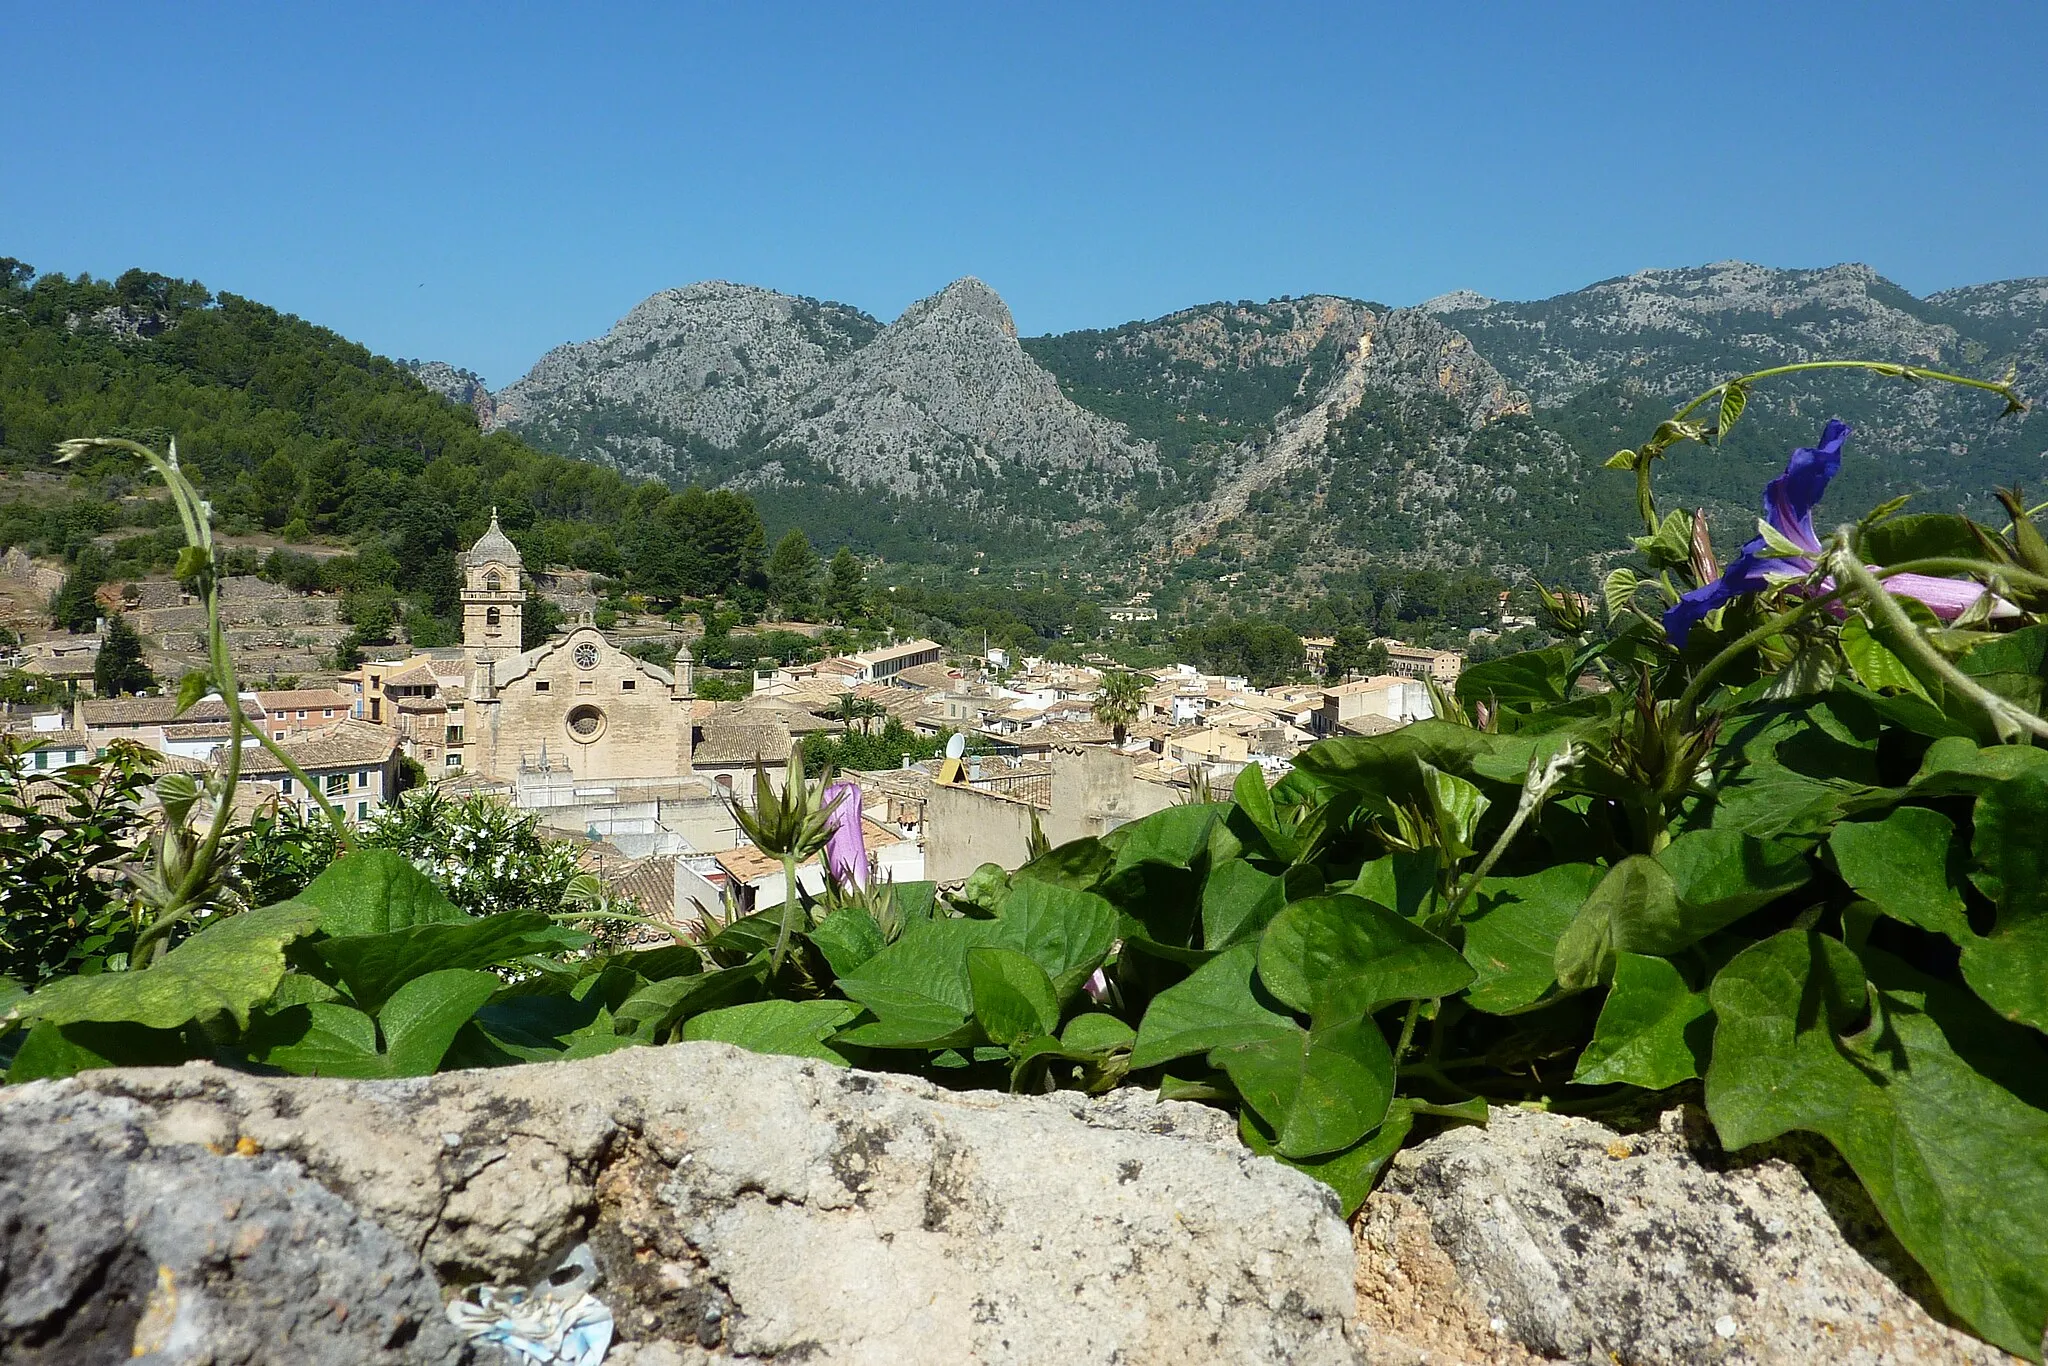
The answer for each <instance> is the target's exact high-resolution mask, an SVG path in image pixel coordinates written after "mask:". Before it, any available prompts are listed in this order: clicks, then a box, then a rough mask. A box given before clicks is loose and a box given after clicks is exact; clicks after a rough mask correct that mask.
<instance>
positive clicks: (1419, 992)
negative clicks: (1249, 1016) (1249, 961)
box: [1259, 896, 1473, 1019]
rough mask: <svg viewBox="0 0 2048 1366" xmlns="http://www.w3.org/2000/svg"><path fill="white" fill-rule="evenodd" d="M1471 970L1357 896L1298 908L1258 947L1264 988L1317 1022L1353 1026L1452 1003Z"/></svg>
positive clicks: (1440, 944)
mask: <svg viewBox="0 0 2048 1366" xmlns="http://www.w3.org/2000/svg"><path fill="white" fill-rule="evenodd" d="M1472 978H1473V971H1472V968H1471V965H1470V964H1468V963H1466V961H1465V960H1464V959H1463V958H1462V957H1460V956H1459V954H1458V951H1457V950H1456V949H1454V948H1452V947H1451V946H1450V945H1449V944H1446V943H1444V941H1443V940H1441V939H1438V938H1437V937H1436V936H1435V935H1433V934H1430V933H1429V932H1428V931H1426V930H1423V929H1421V928H1420V927H1418V926H1416V925H1413V924H1411V923H1409V922H1408V921H1406V920H1403V919H1402V918H1401V917H1400V916H1398V915H1395V914H1394V913H1393V912H1392V911H1390V910H1388V909H1387V908H1386V907H1384V906H1381V905H1379V904H1378V903H1376V902H1372V901H1366V900H1363V899H1362V898H1359V897H1355V896H1319V897H1311V898H1310V899H1308V900H1307V901H1297V902H1295V903H1293V904H1292V905H1290V906H1288V907H1287V909H1285V910H1283V911H1282V912H1280V914H1279V915H1278V916H1277V917H1275V919H1274V921H1273V923H1272V924H1271V925H1269V926H1268V927H1267V928H1266V933H1265V936H1264V937H1263V938H1262V939H1261V940H1260V941H1259V980H1260V981H1261V982H1263V983H1264V984H1265V987H1266V990H1268V991H1270V992H1272V993H1273V996H1274V998H1275V999H1277V1000H1279V1001H1281V1002H1283V1003H1285V1004H1286V1005H1288V1006H1291V1007H1293V1008H1294V1009H1295V1010H1298V1011H1301V1012H1303V1013H1304V1014H1311V1015H1314V1016H1316V1017H1317V1018H1319V1019H1320V1018H1328V1019H1339V1018H1348V1019H1356V1018H1357V1017H1358V1016H1360V1015H1364V1014H1366V1013H1367V1012H1369V1011H1374V1010H1378V1009H1379V1008H1380V1007H1381V1006H1383V1005H1385V1004H1387V1003H1388V1002H1389V1001H1414V1000H1426V999H1428V998H1430V997H1436V996H1449V995H1451V994H1452V993H1453V992H1456V991H1459V990H1462V989H1463V988H1464V987H1465V986H1466V985H1467V984H1468V983H1470V982H1471V981H1472Z"/></svg>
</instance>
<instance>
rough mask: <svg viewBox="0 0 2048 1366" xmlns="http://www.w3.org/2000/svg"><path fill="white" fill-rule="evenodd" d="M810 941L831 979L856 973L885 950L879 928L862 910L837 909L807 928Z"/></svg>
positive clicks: (854, 907) (865, 910) (857, 907)
mask: <svg viewBox="0 0 2048 1366" xmlns="http://www.w3.org/2000/svg"><path fill="white" fill-rule="evenodd" d="M810 940H811V942H812V943H813V944H815V945H817V946H818V952H819V953H822V954H824V955H825V961H826V962H827V963H829V964H831V965H832V975H833V976H835V977H844V976H845V975H846V974H847V973H849V972H853V971H855V970H857V969H858V968H859V967H860V966H861V964H863V963H865V962H867V961H868V960H869V959H870V958H873V957H874V956H875V955H876V954H878V953H880V952H881V951H882V950H883V949H884V948H886V947H887V945H886V944H885V943H884V942H883V940H882V929H881V926H879V925H877V924H875V918H874V917H873V916H872V915H869V914H868V912H867V909H866V908H865V907H862V906H841V907H840V908H839V909H838V910H836V911H834V912H832V914H830V915H828V916H826V917H825V918H824V919H823V920H821V921H819V922H818V923H817V924H816V925H815V926H813V927H812V928H811V930H810Z"/></svg>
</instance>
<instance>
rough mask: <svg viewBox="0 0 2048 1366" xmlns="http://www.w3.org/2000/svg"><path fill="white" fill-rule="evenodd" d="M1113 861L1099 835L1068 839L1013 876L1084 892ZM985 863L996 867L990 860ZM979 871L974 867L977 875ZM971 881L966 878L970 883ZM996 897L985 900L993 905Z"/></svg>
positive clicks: (1093, 885)
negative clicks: (1095, 837)
mask: <svg viewBox="0 0 2048 1366" xmlns="http://www.w3.org/2000/svg"><path fill="white" fill-rule="evenodd" d="M1114 862H1115V859H1114V857H1113V856H1112V855H1111V854H1110V851H1109V850H1108V849H1107V848H1105V847H1104V846H1103V843H1102V841H1101V840H1099V839H1093V838H1083V839H1077V840H1068V841H1067V842H1066V843H1065V844H1062V845H1059V846H1057V847H1055V848H1052V849H1048V850H1046V851H1045V852H1044V853H1043V854H1040V855H1039V856H1038V857H1037V858H1035V859H1033V860H1031V862H1029V863H1027V864H1025V865H1024V866H1023V867H1022V868H1019V869H1018V870H1017V876H1018V877H1021V878H1029V879H1031V880H1033V881H1036V882H1050V883H1053V884H1054V885H1056V886H1060V887H1071V888H1073V889H1074V890H1075V891H1077V892H1087V891H1093V890H1094V888H1095V885H1096V884H1097V883H1099V882H1101V881H1102V879H1103V878H1105V877H1107V876H1108V875H1109V870H1110V867H1111V865H1112V864H1113V863H1114ZM985 866H986V867H991V868H995V867H996V865H994V864H987V865H985ZM980 871H981V870H980V869H976V870H975V872H976V874H977V875H979V873H980ZM996 871H997V872H998V873H1001V872H1002V869H1000V868H996ZM972 881H973V880H972V879H971V878H970V879H969V884H970V886H971V885H972ZM1006 885H1007V884H1006ZM1000 900H1001V898H1000V897H998V898H997V900H996V901H991V902H989V903H988V904H989V905H991V906H993V905H996V904H998V902H1000Z"/></svg>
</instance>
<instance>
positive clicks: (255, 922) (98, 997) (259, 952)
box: [9, 901, 320, 1029]
mask: <svg viewBox="0 0 2048 1366" xmlns="http://www.w3.org/2000/svg"><path fill="white" fill-rule="evenodd" d="M319 923H320V910H319V908H318V907H317V906H310V905H307V904H306V903H304V902H302V901H285V902H280V903H278V904H277V905H275V906H265V907H263V908H262V909H261V910H255V911H244V912H242V913H241V914H240V915H231V916H225V917H223V918H221V919H218V920H215V921H213V922H212V923H210V924H209V925H207V926H206V928H205V929H203V930H201V931H200V932H199V933H197V934H195V935H193V936H192V937H191V938H190V939H188V940H186V941H185V942H184V943H182V944H180V945H178V947H177V948H175V949H172V950H171V951H170V952H169V953H167V954H165V955H164V956H163V958H162V959H161V960H160V961H158V962H157V963H155V964H154V965H152V966H150V967H147V968H143V969H141V970H139V971H134V972H105V973H99V974H96V975H94V976H91V977H66V978H63V979H61V980H59V981H55V982H52V983H50V984H49V985H48V986H46V987H44V988H43V989H42V990H40V991H38V992H36V993H35V995H33V996H30V997H28V998H27V999H26V1000H20V1001H17V1002H16V1003H15V1005H14V1007H13V1009H12V1010H11V1011H10V1012H9V1013H10V1015H11V1016H12V1017H13V1018H15V1019H19V1020H30V1021H33V1020H47V1021H49V1022H50V1023H51V1024H54V1025H66V1024H74V1023H80V1022H84V1021H92V1022H97V1023H115V1022H121V1021H125V1022H127V1023H131V1024H139V1025H146V1026H148V1027H149V1028H151V1029H176V1028H177V1027H178V1026H179V1025H182V1024H185V1023H186V1022H188V1021H190V1020H198V1019H204V1018H206V1017H207V1016H209V1015H213V1014H217V1013H219V1012H221V1011H226V1012H227V1013H228V1014H229V1015H231V1016H233V1017H234V1020H235V1023H236V1025H237V1026H239V1027H241V1028H245V1029H246V1028H247V1027H248V1024H249V1011H250V1009H251V1008H252V1007H254V1006H256V1005H259V1004H261V1003H262V1002H264V1001H266V1000H268V999H269V998H270V993H271V992H273V991H275V990H277V984H278V982H279V981H280V980H282V979H283V977H284V972H285V957H284V946H285V945H287V944H289V943H291V942H292V941H293V940H295V939H299V938H302V937H304V936H305V935H308V934H311V933H312V932H313V931H314V930H315V929H316V928H318V927H319Z"/></svg>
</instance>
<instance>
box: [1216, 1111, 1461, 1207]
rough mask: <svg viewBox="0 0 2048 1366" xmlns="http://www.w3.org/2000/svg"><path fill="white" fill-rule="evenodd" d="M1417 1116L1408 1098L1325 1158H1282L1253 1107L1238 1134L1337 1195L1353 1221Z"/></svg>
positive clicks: (1240, 1120) (1243, 1115)
mask: <svg viewBox="0 0 2048 1366" xmlns="http://www.w3.org/2000/svg"><path fill="white" fill-rule="evenodd" d="M1415 1114H1416V1112H1415V1110H1414V1109H1412V1108H1411V1107H1410V1105H1409V1102H1408V1101H1407V1100H1406V1099H1405V1098H1404V1099H1401V1100H1396V1101H1395V1102H1394V1103H1393V1104H1392V1105H1391V1106H1390V1107H1389V1108H1388V1110H1387V1117H1386V1118H1385V1119H1384V1120H1381V1121H1380V1126H1379V1128H1377V1129H1375V1130H1373V1131H1372V1132H1371V1133H1370V1134H1367V1135H1366V1136H1365V1137H1364V1138H1362V1139H1360V1140H1359V1141H1358V1142H1357V1143H1355V1144H1353V1145H1352V1146H1351V1147H1349V1148H1346V1149H1344V1150H1343V1151H1342V1152H1337V1153H1326V1154H1324V1155H1322V1156H1321V1157H1288V1156H1285V1155H1284V1154H1282V1153H1281V1152H1280V1151H1279V1150H1278V1149H1277V1148H1275V1147H1274V1146H1273V1130H1272V1127H1271V1126H1270V1125H1268V1124H1266V1123H1265V1122H1264V1121H1263V1120H1261V1119H1260V1118H1259V1117H1258V1115H1257V1113H1255V1112H1254V1111H1253V1110H1252V1109H1251V1107H1249V1106H1244V1107H1242V1108H1240V1109H1239V1110H1238V1112H1237V1133H1238V1137H1239V1138H1240V1139H1242V1140H1243V1141H1244V1145H1245V1147H1247V1148H1250V1149H1251V1150H1252V1151H1253V1152H1255V1153H1257V1154H1258V1155H1259V1156H1260V1157H1270V1158H1272V1159H1273V1160H1274V1161H1276V1162H1280V1163H1283V1164H1285V1165H1286V1166H1289V1167H1292V1168H1294V1169H1295V1170H1296V1171H1298V1172H1306V1173H1308V1174H1309V1175H1310V1176H1313V1177H1314V1178H1315V1179H1316V1180H1318V1181H1320V1182H1322V1183H1323V1184H1324V1185H1326V1186H1328V1187H1330V1188H1331V1189H1332V1190H1334V1191H1336V1192H1337V1199H1338V1202H1339V1203H1340V1204H1341V1205H1342V1206H1343V1208H1344V1217H1345V1218H1346V1219H1349V1218H1350V1217H1351V1216H1352V1215H1354V1214H1356V1213H1358V1207H1359V1206H1360V1205H1362V1204H1364V1203H1365V1197H1366V1196H1368V1195H1370V1194H1372V1188H1373V1184H1374V1183H1375V1182H1376V1181H1378V1180H1379V1177H1380V1173H1381V1172H1382V1171H1384V1170H1386V1166H1387V1163H1388V1162H1389V1161H1390V1160H1392V1158H1393V1156H1394V1154H1395V1153H1397V1152H1399V1151H1401V1145H1402V1144H1403V1143H1405V1142H1407V1141H1408V1132H1409V1130H1410V1129H1412V1128H1414V1127H1415ZM1482 1122H1483V1116H1482Z"/></svg>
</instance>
